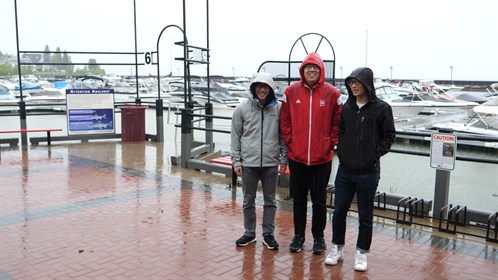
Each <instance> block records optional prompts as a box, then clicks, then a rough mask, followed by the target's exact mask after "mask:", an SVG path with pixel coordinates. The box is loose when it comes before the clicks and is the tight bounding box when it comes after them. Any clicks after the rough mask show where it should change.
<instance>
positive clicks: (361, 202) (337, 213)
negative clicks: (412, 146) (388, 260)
mask: <svg viewBox="0 0 498 280" xmlns="http://www.w3.org/2000/svg"><path fill="white" fill-rule="evenodd" d="M373 80H374V78H373V72H372V70H371V69H370V68H366V67H362V68H358V69H356V70H354V71H353V72H352V73H351V75H349V76H348V77H347V78H346V80H345V82H346V88H347V90H348V100H347V101H346V103H345V104H344V106H343V109H342V113H341V119H340V123H339V142H338V144H337V156H338V158H339V167H338V170H337V175H336V178H335V192H334V195H335V197H334V199H335V203H334V214H333V219H332V250H331V251H330V254H328V255H327V257H326V258H325V264H328V265H335V264H337V262H338V261H340V260H342V259H343V256H344V251H343V247H344V243H345V235H346V216H347V213H348V211H349V207H350V206H351V202H352V200H353V197H354V196H355V194H356V198H357V204H358V216H359V233H358V238H357V241H356V255H355V264H354V269H355V270H357V271H365V270H366V269H367V256H366V253H368V252H369V251H370V244H371V243H372V224H373V212H374V198H375V193H376V191H377V186H378V183H379V179H380V157H381V156H383V155H385V154H387V153H388V152H389V150H390V149H391V145H392V143H393V142H394V139H395V135H396V129H395V127H394V118H393V113H392V108H391V106H390V105H389V104H387V103H386V102H384V101H383V100H381V99H379V98H378V97H377V96H376V94H375V88H374V82H373Z"/></svg>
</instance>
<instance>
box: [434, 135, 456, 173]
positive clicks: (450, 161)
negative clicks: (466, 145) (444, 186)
mask: <svg viewBox="0 0 498 280" xmlns="http://www.w3.org/2000/svg"><path fill="white" fill-rule="evenodd" d="M456 148H457V137H456V135H454V134H444V133H433V134H432V135H431V167H432V168H437V169H443V170H453V169H455V159H456Z"/></svg>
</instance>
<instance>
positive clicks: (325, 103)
mask: <svg viewBox="0 0 498 280" xmlns="http://www.w3.org/2000/svg"><path fill="white" fill-rule="evenodd" d="M299 74H300V76H301V79H300V81H299V82H296V83H293V84H291V85H290V86H289V87H287V89H286V90H285V93H284V96H283V98H282V108H281V111H280V129H281V131H282V137H283V138H284V140H285V143H286V144H287V147H288V158H289V170H290V194H291V197H292V198H293V220H294V238H293V239H292V242H291V244H290V245H289V249H290V251H292V252H295V253H297V252H299V251H301V248H302V246H303V244H304V241H305V230H306V220H307V209H308V194H310V196H311V202H312V203H313V208H312V209H313V210H312V211H313V216H312V223H311V233H312V235H313V239H314V242H313V250H312V251H313V253H314V254H322V253H323V252H324V251H325V249H326V245H325V240H324V238H323V236H324V235H323V232H324V230H325V226H326V222H327V221H326V220H327V205H326V200H327V185H328V182H329V179H330V172H331V169H332V157H333V156H334V147H335V145H336V144H337V141H338V134H337V132H338V129H339V119H340V115H341V109H342V102H341V94H340V93H339V90H338V89H337V88H335V87H334V86H332V85H331V84H329V83H327V82H325V67H324V64H323V60H322V58H321V57H320V56H319V55H318V54H317V53H310V54H309V55H308V56H307V57H306V58H305V59H304V60H303V62H302V63H301V66H300V67H299Z"/></svg>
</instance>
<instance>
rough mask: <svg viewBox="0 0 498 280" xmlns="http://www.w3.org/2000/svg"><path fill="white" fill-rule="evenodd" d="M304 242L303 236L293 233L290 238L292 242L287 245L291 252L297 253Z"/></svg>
mask: <svg viewBox="0 0 498 280" xmlns="http://www.w3.org/2000/svg"><path fill="white" fill-rule="evenodd" d="M303 244H304V236H299V235H295V236H294V238H292V242H291V244H290V245H289V249H290V251H291V252H294V253H299V252H300V251H301V248H302V247H303Z"/></svg>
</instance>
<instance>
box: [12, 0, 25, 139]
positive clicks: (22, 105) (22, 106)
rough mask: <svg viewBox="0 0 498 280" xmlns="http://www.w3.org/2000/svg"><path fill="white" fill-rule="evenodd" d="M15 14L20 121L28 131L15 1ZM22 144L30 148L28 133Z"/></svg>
mask: <svg viewBox="0 0 498 280" xmlns="http://www.w3.org/2000/svg"><path fill="white" fill-rule="evenodd" d="M14 12H15V18H16V44H17V73H18V75H19V94H20V95H21V101H19V120H20V125H21V129H26V127H27V126H26V103H24V99H23V92H22V75H21V57H20V54H19V29H18V24H17V0H14ZM21 144H22V147H23V148H27V147H28V135H27V133H26V132H21Z"/></svg>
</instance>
